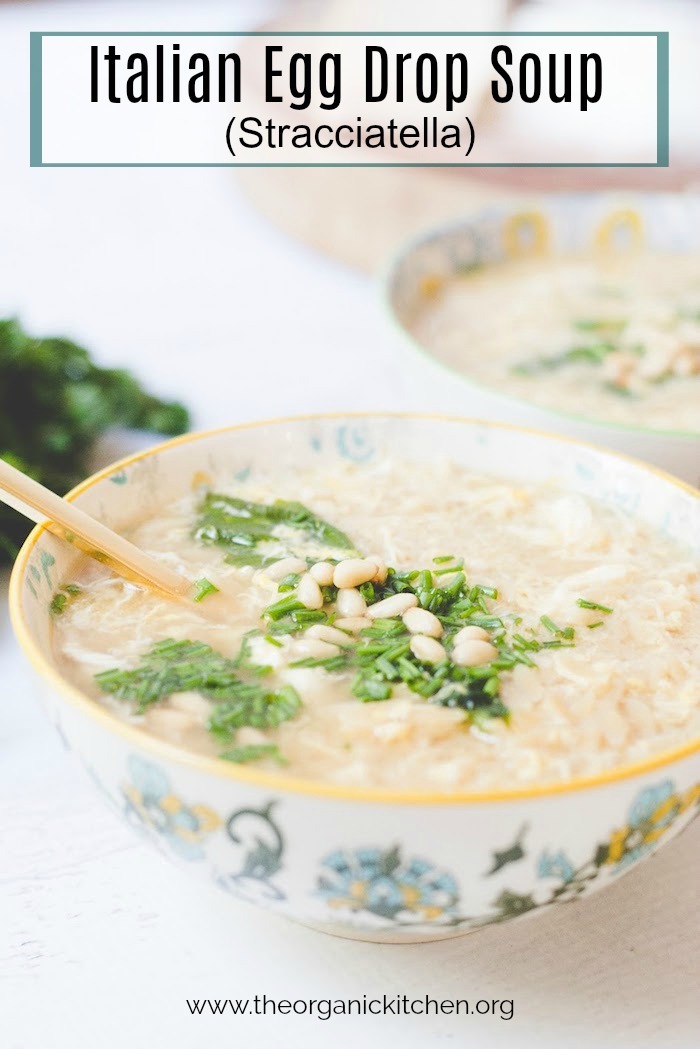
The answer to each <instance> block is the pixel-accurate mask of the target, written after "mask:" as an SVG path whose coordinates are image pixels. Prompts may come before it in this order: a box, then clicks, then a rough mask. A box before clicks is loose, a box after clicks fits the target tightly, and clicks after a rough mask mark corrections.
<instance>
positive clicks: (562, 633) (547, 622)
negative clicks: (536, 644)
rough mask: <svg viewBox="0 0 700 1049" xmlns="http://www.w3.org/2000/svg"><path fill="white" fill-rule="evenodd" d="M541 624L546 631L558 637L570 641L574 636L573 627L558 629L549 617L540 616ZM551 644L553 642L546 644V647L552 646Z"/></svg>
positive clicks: (546, 642)
mask: <svg viewBox="0 0 700 1049" xmlns="http://www.w3.org/2000/svg"><path fill="white" fill-rule="evenodd" d="M540 623H541V624H542V626H543V627H544V628H545V629H546V630H549V632H550V634H556V636H557V637H563V638H565V639H566V640H568V641H570V640H571V639H572V638H573V636H574V628H573V627H572V626H567V627H563V628H562V627H558V626H557V624H556V623H554V622H553V621H552V620H551V619H550V618H549V616H540ZM551 644H552V643H551V641H545V642H544V645H545V646H551Z"/></svg>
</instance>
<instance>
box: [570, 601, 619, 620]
mask: <svg viewBox="0 0 700 1049" xmlns="http://www.w3.org/2000/svg"><path fill="white" fill-rule="evenodd" d="M576 604H577V605H578V607H579V608H591V609H593V610H595V611H596V612H605V614H606V615H608V616H609V615H610V614H611V613H612V608H608V607H607V605H599V604H598V602H597V601H587V600H586V599H585V598H584V597H579V599H578V601H577V602H576Z"/></svg>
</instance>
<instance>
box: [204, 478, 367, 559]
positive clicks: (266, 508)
mask: <svg viewBox="0 0 700 1049" xmlns="http://www.w3.org/2000/svg"><path fill="white" fill-rule="evenodd" d="M198 512H199V517H198V520H197V524H196V526H195V530H194V536H195V539H198V540H199V541H200V542H203V543H216V544H217V545H219V546H224V547H226V548H227V549H228V550H229V552H228V554H227V556H226V561H227V562H228V563H229V564H235V565H238V566H242V565H253V566H254V567H256V568H260V567H262V566H264V565H265V564H266V563H268V562H269V561H270V560H277V559H279V558H280V557H282V556H283V554H282V553H280V552H279V551H278V552H275V553H274V554H270V553H269V552H268V553H267V554H266V552H265V549H264V547H265V546H266V545H267V544H272V543H275V544H276V545H277V546H278V547H279V546H280V545H281V546H282V547H283V548H284V553H295V552H296V550H297V549H298V548H299V547H301V548H302V549H303V547H304V545H305V544H308V543H309V542H313V543H316V544H317V545H318V546H319V547H323V548H331V549H334V550H342V551H344V552H345V553H346V554H349V553H356V552H357V551H356V550H355V549H354V547H353V545H352V542H351V541H350V539H349V538H348V537H347V536H346V535H345V534H344V533H343V532H341V531H340V530H339V529H338V528H335V527H334V526H333V525H331V524H329V523H328V522H327V521H324V520H323V519H322V518H320V517H318V516H317V515H316V514H314V513H313V512H312V511H311V510H309V509H308V508H307V507H306V506H303V505H302V503H297V502H285V501H284V500H282V499H278V500H276V501H275V502H274V503H270V504H266V503H251V502H248V501H247V500H245V499H238V498H236V497H235V496H230V495H221V494H219V493H217V492H209V493H207V495H206V496H205V497H204V499H203V500H202V502H201V504H200V506H199V511H198ZM284 529H291V530H292V532H293V533H296V540H295V539H294V538H291V539H290V538H289V535H288V533H285V531H284ZM260 547H263V549H260Z"/></svg>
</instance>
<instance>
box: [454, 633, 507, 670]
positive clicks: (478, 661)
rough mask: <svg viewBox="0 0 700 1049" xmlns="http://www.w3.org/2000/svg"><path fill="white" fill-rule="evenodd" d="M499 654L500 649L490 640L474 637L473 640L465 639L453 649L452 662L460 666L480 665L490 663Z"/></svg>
mask: <svg viewBox="0 0 700 1049" xmlns="http://www.w3.org/2000/svg"><path fill="white" fill-rule="evenodd" d="M497 655H498V649H496V648H494V647H493V645H490V644H489V643H488V641H481V640H480V639H478V638H474V640H472V641H469V640H467V641H463V642H462V643H461V645H458V646H457V647H456V648H455V649H453V651H452V662H453V663H457V665H458V666H460V667H480V666H481V665H482V664H483V663H490V662H491V660H492V659H495V658H496V656H497Z"/></svg>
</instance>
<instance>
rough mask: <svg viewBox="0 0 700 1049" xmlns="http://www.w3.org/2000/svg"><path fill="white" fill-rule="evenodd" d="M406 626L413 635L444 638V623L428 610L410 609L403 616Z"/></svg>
mask: <svg viewBox="0 0 700 1049" xmlns="http://www.w3.org/2000/svg"><path fill="white" fill-rule="evenodd" d="M403 622H404V626H405V627H406V629H407V630H410V632H411V633H412V634H425V636H426V637H442V623H441V622H440V620H439V619H438V617H437V616H436V615H434V614H433V613H432V612H429V611H428V609H427V608H409V610H408V612H404V614H403Z"/></svg>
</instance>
